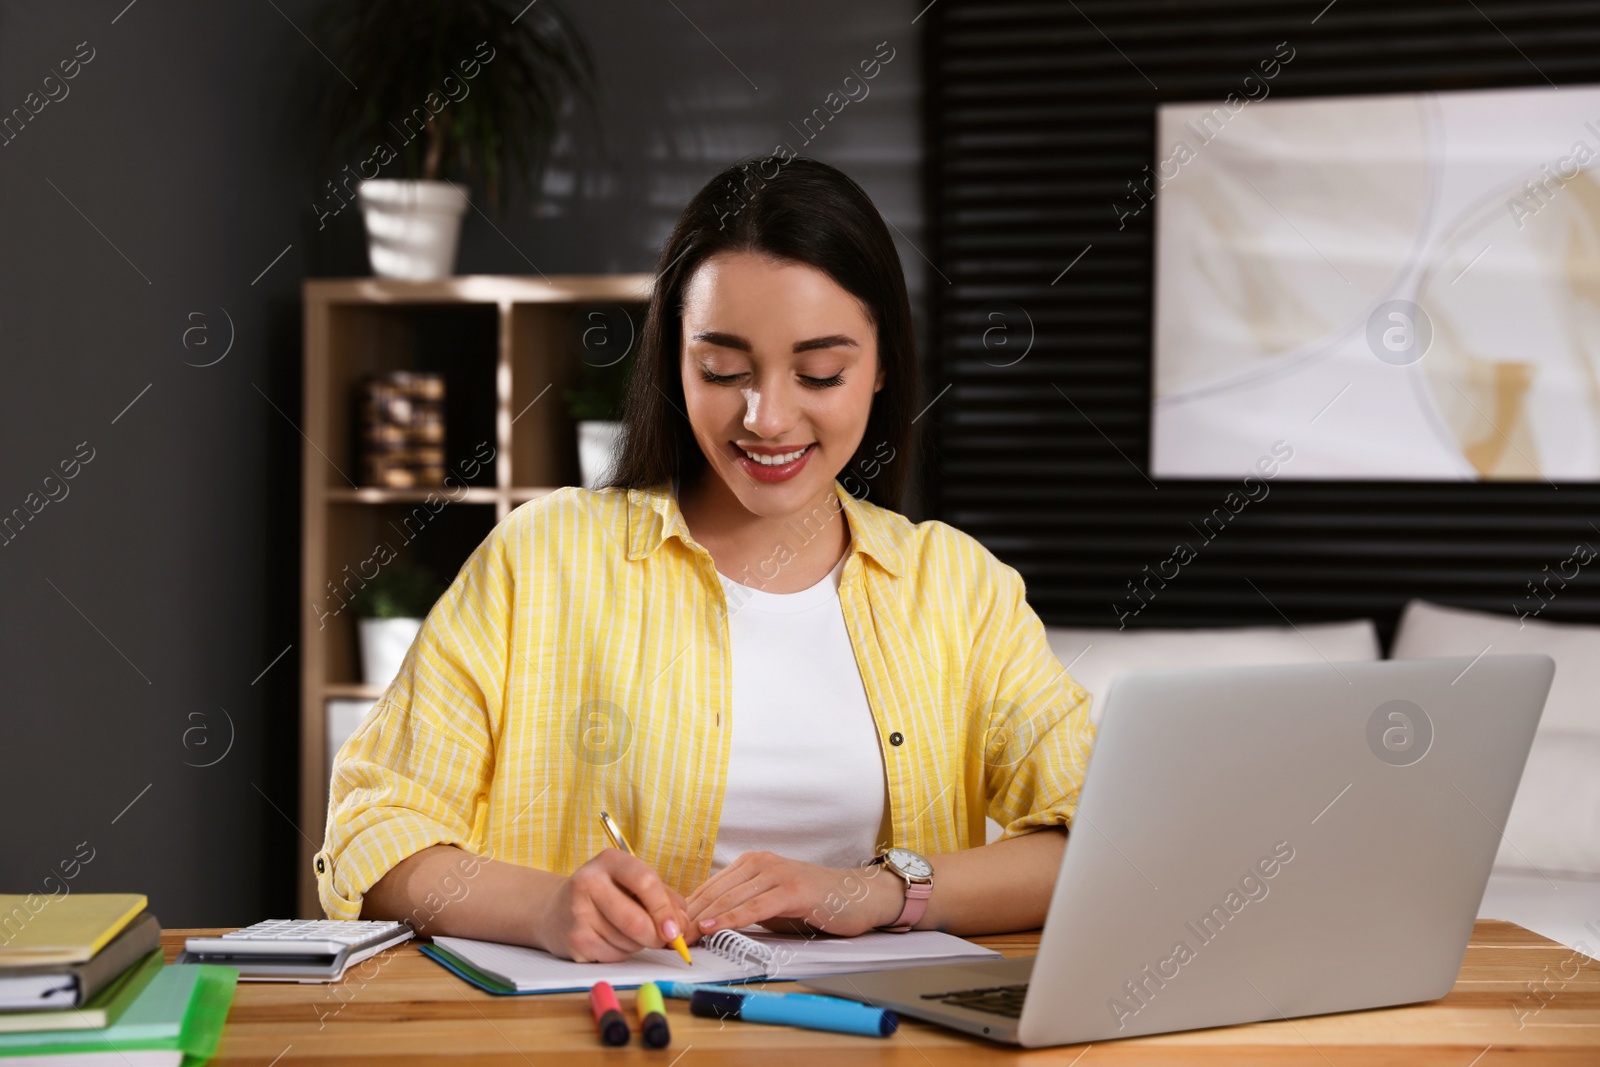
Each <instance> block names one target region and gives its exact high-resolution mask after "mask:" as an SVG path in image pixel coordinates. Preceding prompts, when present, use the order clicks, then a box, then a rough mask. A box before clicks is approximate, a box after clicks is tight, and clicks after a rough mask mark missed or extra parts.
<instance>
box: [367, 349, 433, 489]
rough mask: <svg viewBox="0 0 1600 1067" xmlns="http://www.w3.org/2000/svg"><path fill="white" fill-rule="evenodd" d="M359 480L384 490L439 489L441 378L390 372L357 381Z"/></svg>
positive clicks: (431, 375) (412, 372) (404, 372)
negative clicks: (359, 385)
mask: <svg viewBox="0 0 1600 1067" xmlns="http://www.w3.org/2000/svg"><path fill="white" fill-rule="evenodd" d="M361 477H362V481H363V482H364V483H365V484H367V485H375V486H382V487H383V488H386V489H412V488H417V487H421V486H436V485H443V484H444V375H442V374H423V373H419V372H416V371H392V372H390V373H388V374H376V375H372V376H370V377H368V378H367V379H366V380H365V381H364V382H362V385H361Z"/></svg>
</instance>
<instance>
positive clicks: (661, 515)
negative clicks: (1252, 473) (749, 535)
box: [628, 481, 906, 578]
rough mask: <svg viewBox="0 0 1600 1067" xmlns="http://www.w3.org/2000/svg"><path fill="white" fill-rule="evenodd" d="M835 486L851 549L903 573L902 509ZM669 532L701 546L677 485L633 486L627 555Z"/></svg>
mask: <svg viewBox="0 0 1600 1067" xmlns="http://www.w3.org/2000/svg"><path fill="white" fill-rule="evenodd" d="M833 490H834V492H835V493H836V494H837V495H838V498H839V502H840V505H841V506H842V508H843V509H844V514H845V521H846V522H848V523H849V525H850V549H849V551H850V552H860V553H861V554H862V555H864V556H867V557H869V558H870V559H871V560H872V561H873V562H874V563H876V564H877V565H878V566H880V567H882V568H883V569H884V570H885V571H887V572H888V573H889V574H891V575H893V576H894V577H896V578H898V577H900V576H901V575H903V574H904V573H905V571H906V559H905V553H906V548H905V539H906V538H905V530H903V529H901V528H900V527H903V526H905V525H906V524H905V522H904V520H901V521H900V522H898V523H897V522H896V520H897V519H900V516H899V514H898V513H896V512H893V511H890V510H889V509H887V508H881V507H878V506H877V505H876V504H871V503H868V502H867V501H864V500H857V499H856V498H855V497H854V496H853V495H852V494H851V493H850V492H849V491H848V490H846V489H845V487H844V486H842V485H840V484H839V483H838V482H837V481H835V482H834V483H833ZM669 537H676V538H678V539H679V540H680V541H682V542H683V543H684V544H686V545H691V546H697V545H698V544H699V542H697V541H695V539H694V538H693V536H691V535H690V533H689V527H688V524H687V523H685V522H684V521H683V512H682V511H680V510H679V509H678V495H677V492H676V486H675V485H673V484H669V483H667V482H663V483H661V484H660V485H657V486H654V487H652V488H649V489H629V490H628V558H629V559H630V560H638V559H643V558H645V557H646V556H648V555H649V554H650V553H652V552H654V551H655V550H656V549H657V548H659V547H661V543H662V542H663V541H665V540H666V539H667V538H669Z"/></svg>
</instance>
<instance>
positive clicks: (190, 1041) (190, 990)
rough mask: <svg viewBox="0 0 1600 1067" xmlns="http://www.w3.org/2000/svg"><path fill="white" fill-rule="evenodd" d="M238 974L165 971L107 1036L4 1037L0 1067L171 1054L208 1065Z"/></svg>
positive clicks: (210, 968) (187, 967)
mask: <svg viewBox="0 0 1600 1067" xmlns="http://www.w3.org/2000/svg"><path fill="white" fill-rule="evenodd" d="M238 980H239V972H238V971H236V970H234V969H233V968H232V967H218V966H216V965H214V964H209V963H207V964H181V965H177V966H171V967H163V968H162V969H161V971H160V973H158V974H157V975H156V976H155V977H154V978H152V979H151V980H150V984H149V985H147V986H145V987H144V990H143V992H141V993H140V994H139V996H138V998H137V999H136V1000H134V1002H133V1003H132V1004H130V1005H128V1010H127V1011H125V1012H123V1013H122V1017H121V1018H120V1019H118V1020H117V1021H116V1022H115V1023H113V1024H112V1025H110V1026H108V1027H106V1028H105V1029H103V1030H41V1031H34V1032H33V1033H26V1034H0V1064H3V1063H4V1061H5V1058H6V1057H9V1056H43V1055H49V1054H51V1053H59V1052H131V1051H136V1050H144V1049H171V1050H176V1051H179V1052H182V1053H183V1056H184V1064H185V1065H186V1067H187V1065H190V1064H197V1063H204V1062H205V1061H206V1060H207V1059H209V1058H210V1057H211V1055H212V1054H213V1053H215V1052H216V1050H217V1044H218V1042H219V1041H221V1039H222V1024H223V1022H224V1021H225V1020H226V1019H227V1017H228V1008H229V1006H230V1005H231V1004H232V1003H233V988H234V984H235V983H236V982H237V981H238Z"/></svg>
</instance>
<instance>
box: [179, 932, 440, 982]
mask: <svg viewBox="0 0 1600 1067" xmlns="http://www.w3.org/2000/svg"><path fill="white" fill-rule="evenodd" d="M411 935H412V931H411V927H409V926H407V925H406V924H405V923H403V922H394V921H390V920H387V919H350V920H341V919H265V920H263V921H261V922H258V923H256V924H255V925H253V926H246V927H244V928H243V929H242V930H234V931H233V932H232V933H227V934H222V935H221V936H220V937H191V938H189V939H188V940H187V941H185V942H184V943H183V949H184V950H183V952H181V953H179V955H178V960H177V962H179V963H220V964H222V965H223V966H226V967H232V968H234V969H236V970H237V971H238V972H239V980H240V981H256V982H337V981H338V980H339V979H341V978H343V977H344V972H345V971H346V970H348V969H349V968H350V966H351V965H352V964H356V963H360V962H361V961H362V960H365V959H369V958H371V957H372V956H376V955H377V954H378V953H380V952H382V951H383V950H384V949H386V948H390V947H392V946H394V945H398V944H400V943H401V942H402V941H406V940H408V939H409V938H410V937H411Z"/></svg>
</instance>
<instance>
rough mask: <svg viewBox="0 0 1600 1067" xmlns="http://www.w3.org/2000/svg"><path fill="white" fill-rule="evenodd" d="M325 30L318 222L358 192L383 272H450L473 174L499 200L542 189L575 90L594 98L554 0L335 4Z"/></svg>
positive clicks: (317, 86) (580, 54)
mask: <svg viewBox="0 0 1600 1067" xmlns="http://www.w3.org/2000/svg"><path fill="white" fill-rule="evenodd" d="M317 34H318V40H319V41H321V42H323V43H324V46H325V47H326V49H327V55H326V57H325V58H326V60H327V62H326V63H323V64H321V67H320V69H318V70H317V77H316V78H314V79H312V80H310V81H309V85H310V87H311V88H310V97H309V99H308V101H307V102H308V103H309V104H310V106H311V107H312V108H313V110H312V112H311V114H312V115H313V118H314V121H315V122H317V123H320V124H321V125H322V126H323V134H322V138H321V139H322V141H323V144H324V145H325V147H326V149H327V156H326V160H327V162H326V166H327V167H328V170H329V172H330V173H331V174H332V175H333V177H332V178H331V179H329V180H328V181H327V182H325V183H324V185H325V188H322V189H319V193H318V202H316V203H315V204H314V205H313V206H314V209H315V210H316V211H317V213H318V223H319V225H318V228H319V229H320V228H321V226H322V223H323V222H324V219H325V216H326V215H327V214H330V213H337V211H338V210H340V209H342V208H343V207H344V206H345V204H346V203H348V200H347V197H350V198H355V199H359V201H360V204H361V209H362V214H363V218H364V220H365V222H366V230H367V250H368V257H369V258H370V260H371V263H372V270H373V273H374V274H377V275H379V276H380V277H386V278H410V279H431V278H443V277H448V276H449V275H450V273H451V272H452V271H453V270H454V267H455V254H456V245H457V242H458V239H459V237H460V231H461V218H462V215H463V214H465V212H466V209H467V206H468V202H469V196H470V194H469V191H468V190H469V187H470V183H471V182H475V181H478V182H481V183H482V184H483V186H484V188H485V191H486V193H487V199H488V201H489V203H490V204H491V205H493V206H498V204H499V200H500V194H501V191H502V189H504V188H508V187H522V186H524V185H526V187H527V188H529V189H536V188H537V187H538V182H539V179H540V177H541V175H542V174H543V171H544V168H545V165H546V163H547V162H548V157H549V150H550V145H551V142H552V141H553V139H554V137H555V133H556V127H557V123H558V120H559V118H560V116H561V114H562V112H563V110H564V108H565V105H566V103H567V100H568V98H569V96H571V97H575V98H576V99H579V100H582V101H585V102H592V101H593V99H594V62H593V58H592V56H591V54H590V52H589V50H588V47H587V45H586V44H585V43H584V40H583V38H582V36H581V35H580V34H579V33H578V30H577V28H576V27H575V26H574V25H573V23H572V22H571V20H570V19H569V18H568V17H567V16H566V15H565V14H564V13H563V12H562V10H561V9H560V8H559V7H556V6H554V0H545V2H543V3H540V4H537V5H531V4H527V3H526V0H388V2H386V3H373V2H371V0H331V2H329V3H328V4H327V5H326V6H325V7H324V8H323V9H322V11H321V18H320V21H319V23H318V27H317ZM308 62H309V60H308ZM318 63H321V60H318ZM330 68H331V69H330ZM335 70H336V71H337V76H335V75H334V71H335ZM390 175H392V176H390ZM463 181H464V182H467V183H469V184H462V182H463ZM352 184H353V185H355V186H356V190H355V191H353V192H352V190H351V185H352ZM341 190H342V192H341Z"/></svg>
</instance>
